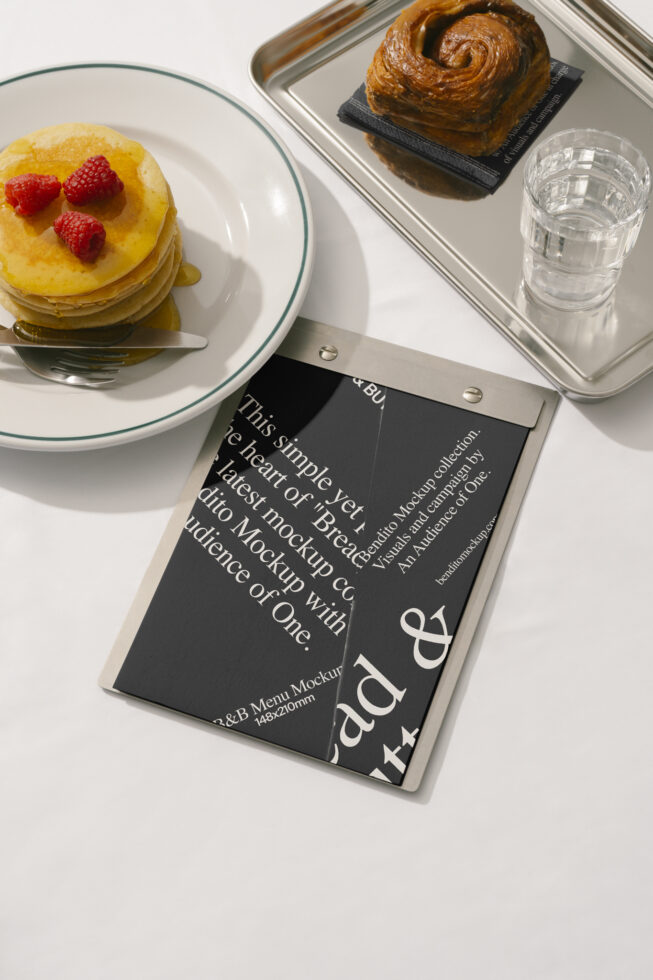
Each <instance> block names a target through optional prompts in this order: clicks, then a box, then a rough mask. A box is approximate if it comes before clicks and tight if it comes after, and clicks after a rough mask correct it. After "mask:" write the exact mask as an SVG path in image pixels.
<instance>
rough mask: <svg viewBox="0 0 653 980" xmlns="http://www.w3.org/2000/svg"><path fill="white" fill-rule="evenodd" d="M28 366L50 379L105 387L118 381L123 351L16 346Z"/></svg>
mask: <svg viewBox="0 0 653 980" xmlns="http://www.w3.org/2000/svg"><path fill="white" fill-rule="evenodd" d="M14 350H15V352H16V354H18V356H19V357H20V358H21V360H22V361H23V363H24V365H25V367H26V368H28V369H29V370H30V371H31V372H32V374H37V375H38V376H39V377H40V378H45V379H46V380H47V381H56V382H58V383H59V384H64V385H80V386H81V387H83V388H106V387H108V386H109V385H112V384H114V383H115V380H116V376H117V374H118V371H119V370H120V368H121V367H122V366H123V365H124V363H125V351H121V350H107V349H106V348H104V349H102V350H57V349H56V348H52V347H14Z"/></svg>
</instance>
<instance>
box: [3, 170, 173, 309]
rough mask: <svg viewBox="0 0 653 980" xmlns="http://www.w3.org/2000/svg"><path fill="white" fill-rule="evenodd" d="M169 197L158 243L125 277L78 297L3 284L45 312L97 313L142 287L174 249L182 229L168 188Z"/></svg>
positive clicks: (20, 300) (16, 296) (14, 293)
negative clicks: (43, 292) (36, 292)
mask: <svg viewBox="0 0 653 980" xmlns="http://www.w3.org/2000/svg"><path fill="white" fill-rule="evenodd" d="M168 199H169V207H168V212H167V214H166V217H165V220H164V223H163V227H162V229H161V234H160V235H159V238H158V241H157V243H156V245H155V246H154V248H153V250H152V251H151V252H150V254H149V255H148V257H147V258H146V259H145V260H144V261H143V262H141V263H140V264H139V265H137V266H136V268H135V269H133V270H132V271H131V272H129V273H127V275H126V276H123V277H122V278H120V279H117V280H115V281H114V282H111V283H109V284H108V285H106V286H101V287H100V288H98V289H95V290H93V291H92V292H90V293H82V294H81V295H79V296H39V295H37V294H35V293H25V292H23V291H22V290H20V289H17V288H16V287H15V286H12V285H11V284H9V283H7V282H5V283H4V288H5V290H6V291H7V292H8V293H9V295H10V296H13V297H14V298H15V299H17V300H18V301H19V302H23V303H25V304H26V305H28V306H33V307H35V308H36V309H39V310H43V311H44V312H45V313H52V314H53V315H54V316H57V315H58V314H63V315H64V316H68V315H71V314H72V315H74V314H75V313H85V312H86V313H97V312H98V310H100V309H101V308H102V307H103V306H106V305H108V304H109V303H114V302H116V300H119V299H124V298H125V297H126V296H129V294H130V293H132V292H136V290H138V289H140V288H141V286H142V285H143V283H145V282H147V281H148V280H149V279H151V277H152V276H153V275H154V274H155V273H156V272H157V270H158V269H159V268H160V266H161V265H162V264H163V262H164V261H165V259H166V258H167V256H168V253H169V252H170V250H171V249H172V248H173V243H174V239H175V237H176V235H177V234H178V232H179V228H178V225H177V210H176V208H175V206H174V200H173V197H172V193H171V192H170V190H169V189H168ZM78 261H79V260H78Z"/></svg>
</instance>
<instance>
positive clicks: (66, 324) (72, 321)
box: [0, 231, 182, 330]
mask: <svg viewBox="0 0 653 980" xmlns="http://www.w3.org/2000/svg"><path fill="white" fill-rule="evenodd" d="M181 258H182V243H181V233H180V232H179V231H177V234H176V235H175V238H174V240H173V243H172V247H171V248H170V250H169V252H168V254H167V258H166V261H165V262H164V263H163V264H162V265H161V266H160V268H159V269H158V270H157V272H156V274H155V275H153V276H152V277H151V278H150V279H149V280H148V281H147V282H146V283H145V284H144V285H143V286H141V288H140V289H139V290H137V291H136V292H134V293H133V294H132V295H130V296H128V297H127V298H126V299H123V300H120V301H119V302H118V303H112V304H110V305H108V306H106V307H105V308H104V309H102V308H101V309H100V310H99V311H98V312H95V313H82V314H78V315H74V313H73V314H71V313H67V314H66V315H63V314H59V315H54V316H53V315H52V314H50V313H47V312H44V311H43V310H41V309H38V308H35V307H34V306H31V305H28V304H27V303H25V302H24V301H23V302H21V301H20V300H18V299H16V298H15V296H14V295H13V294H10V293H9V292H8V290H7V289H6V287H4V286H3V285H0V304H1V305H2V306H4V307H5V309H6V310H8V311H9V312H10V313H11V315H12V316H13V317H15V318H16V319H17V320H23V321H24V322H25V323H30V324H33V325H34V326H37V327H49V328H50V329H55V330H56V329H59V330H77V329H80V328H84V329H87V328H89V329H90V328H93V327H109V326H112V325H113V324H119V323H135V322H136V321H137V320H141V319H142V318H143V317H145V316H147V315H148V314H149V313H151V312H152V310H154V309H155V308H156V307H157V306H159V304H160V303H161V302H162V301H163V300H164V299H165V297H166V296H167V295H168V293H169V292H170V290H171V289H172V287H173V285H174V281H175V278H176V276H177V272H178V271H179V266H180V265H181Z"/></svg>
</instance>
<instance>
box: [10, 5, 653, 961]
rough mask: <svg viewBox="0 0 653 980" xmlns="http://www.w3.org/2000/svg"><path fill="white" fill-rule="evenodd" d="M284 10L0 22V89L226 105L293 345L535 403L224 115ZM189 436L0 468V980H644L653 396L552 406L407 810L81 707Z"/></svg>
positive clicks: (277, 121) (187, 451) (453, 300)
mask: <svg viewBox="0 0 653 980" xmlns="http://www.w3.org/2000/svg"><path fill="white" fill-rule="evenodd" d="M622 6H623V8H624V9H625V10H626V12H627V13H629V15H630V16H631V17H632V18H633V19H635V20H636V21H638V22H639V23H641V24H642V25H643V26H644V27H645V28H646V29H647V30H648V31H649V33H653V12H652V11H651V8H650V6H649V4H648V3H647V0H622ZM310 9H311V7H310V4H306V3H302V2H300V0H275V2H274V3H267V4H257V5H249V9H248V7H247V5H245V4H242V3H227V2H226V0H185V2H184V3H180V2H179V0H176V2H174V3H173V2H171V0H159V2H158V3H157V4H156V6H155V5H147V4H142V5H139V4H137V3H134V2H133V0H112V2H111V3H110V4H107V5H98V6H97V7H91V6H89V5H83V4H81V3H76V2H72V0H61V2H59V3H57V4H52V3H49V2H45V0H32V2H31V3H30V4H25V3H23V2H21V0H5V3H4V4H2V32H3V37H4V39H5V43H4V44H3V52H2V73H3V74H5V75H12V74H16V73H19V72H23V71H28V70H31V69H35V68H39V67H41V66H43V65H48V64H60V63H66V62H73V61H97V60H108V61H137V62H141V63H146V64H156V65H160V66H163V67H166V68H170V69H173V70H178V71H182V72H187V73H189V74H193V75H196V76H200V77H203V78H205V79H207V80H208V81H209V82H211V83H212V84H214V85H217V86H219V87H221V88H223V89H225V90H227V91H229V92H231V93H233V94H234V95H236V96H237V97H239V98H241V99H243V100H244V101H245V102H247V103H248V104H249V105H250V106H252V107H253V108H254V109H255V110H256V111H257V112H258V113H260V114H261V115H262V116H263V117H264V118H265V119H266V120H268V121H269V123H270V124H271V125H272V126H273V127H274V128H275V129H276V131H277V132H278V133H279V134H280V135H281V137H282V138H283V139H284V140H285V141H286V143H287V144H288V146H289V147H290V149H291V151H292V152H293V153H294V154H295V156H296V159H297V161H298V162H299V165H300V168H301V170H302V173H303V175H304V178H305V180H306V183H307V186H308V189H309V193H310V196H311V201H312V205H313V210H314V216H315V226H316V237H317V251H316V261H315V271H314V275H313V279H312V282H311V286H310V289H309V292H308V295H307V297H306V300H305V302H304V306H303V311H302V312H303V313H304V314H305V315H307V316H310V317H315V318H317V319H320V320H323V321H326V322H329V323H333V324H336V325H338V326H341V327H345V328H348V329H350V330H353V331H358V332H359V333H361V334H365V335H368V336H373V337H377V338H380V339H383V340H388V341H395V342H400V343H402V344H404V345H407V346H411V347H414V348H416V349H418V350H423V351H426V352H429V353H434V354H438V355H440V356H443V357H449V358H452V359H453V360H457V361H463V362H467V363H470V364H474V365H478V366H482V367H483V368H487V369H490V370H494V371H498V372H502V373H505V374H508V375H512V376H514V377H516V378H520V379H523V380H526V381H532V382H535V383H538V384H539V383H543V379H542V377H541V376H540V375H539V374H538V373H537V372H536V371H535V369H534V368H532V367H531V366H530V365H529V363H528V362H527V361H526V360H525V359H524V358H523V357H521V356H520V354H519V353H518V352H517V351H515V350H514V349H513V348H512V347H511V346H510V345H509V344H508V343H507V342H506V341H505V340H504V339H503V338H502V337H501V336H500V335H499V334H498V333H497V332H496V331H495V330H494V329H492V327H491V326H489V324H488V323H487V322H486V321H485V320H484V319H483V318H482V317H481V316H480V315H479V314H478V313H476V312H475V311H474V310H473V309H472V307H471V306H469V305H468V304H467V303H466V302H465V301H464V300H463V299H462V298H460V297H459V296H458V295H457V293H455V292H454V290H453V289H452V288H451V287H449V286H448V285H447V284H446V283H445V282H444V280H443V279H441V278H440V277H439V276H438V274H437V273H436V272H435V271H434V270H433V269H432V268H431V267H430V266H428V265H427V264H426V263H425V262H424V261H423V260H422V259H421V258H420V257H419V256H418V255H417V254H416V253H414V252H413V251H412V249H411V248H410V247H409V246H408V245H407V244H406V243H405V242H404V241H403V240H402V239H400V238H399V236H398V235H396V234H395V233H394V232H393V231H392V230H391V229H390V228H389V227H388V226H387V225H386V224H385V223H384V222H383V221H382V219H381V218H380V217H378V216H377V215H376V214H375V213H374V212H373V211H372V210H371V208H369V207H368V206H367V205H366V204H365V203H364V202H363V201H362V199H360V198H359V197H358V196H357V195H356V193H355V192H354V191H353V190H352V189H351V188H350V187H349V186H348V185H347V184H345V182H344V181H342V180H341V179H340V178H339V177H338V176H337V175H336V174H335V172H333V171H332V170H331V169H330V168H329V167H328V166H327V164H326V163H324V162H323V161H322V160H321V159H320V158H318V156H317V155H316V154H315V153H314V152H313V151H312V150H311V149H310V148H309V147H308V146H307V145H306V144H304V143H303V142H302V140H301V138H300V137H299V136H298V135H297V134H296V133H295V132H294V131H293V130H292V129H291V128H290V127H288V126H287V125H286V124H285V123H284V121H283V120H282V119H281V117H280V116H278V115H277V114H276V113H275V111H274V110H273V109H272V108H271V107H270V106H269V105H268V104H267V103H266V102H265V101H264V100H263V99H262V98H261V97H260V96H259V94H258V93H257V92H256V91H255V90H254V88H253V87H252V85H251V83H250V82H249V80H248V76H247V65H248V61H249V57H250V55H251V53H252V52H253V51H254V49H255V48H256V47H257V46H258V45H259V44H260V43H261V42H263V41H264V40H266V39H267V38H269V37H271V36H272V35H274V34H276V33H278V32H279V31H281V30H283V29H284V28H286V27H287V26H289V25H290V24H291V23H293V22H294V21H296V20H299V19H300V18H301V17H302V16H305V15H306V14H307V13H308V12H309V11H310ZM436 311H437V318H436V317H435V316H434V314H435V312H436ZM1 399H2V393H1V392H0V410H1ZM211 417H212V413H207V414H205V415H203V416H201V417H199V418H198V419H196V420H194V421H193V422H191V423H188V424H186V425H183V426H181V427H179V428H176V429H173V430H172V431H169V432H167V433H164V434H162V435H158V436H155V437H153V438H150V439H145V440H141V441H139V442H135V443H131V444H129V445H125V446H119V447H116V448H111V449H105V450H97V451H94V452H80V453H63V454H62V453H39V452H20V451H17V450H9V449H0V514H1V518H0V549H1V552H2V565H1V568H2V605H1V615H0V633H1V636H2V640H1V644H0V650H1V654H2V671H3V678H2V684H1V685H0V730H1V732H2V735H1V739H0V760H1V763H0V794H1V799H0V829H1V834H0V858H1V861H0V903H1V909H2V911H1V913H0V977H1V978H2V980H118V978H120V980H182V978H183V980H186V978H192V980H209V978H211V980H212V978H218V977H220V978H229V980H239V978H247V980H250V978H251V980H275V978H291V980H293V978H302V980H303V978H316V980H322V978H335V977H345V978H354V977H355V978H362V980H367V978H374V980H376V978H384V980H385V978H395V977H396V978H399V977H402V978H403V977H409V976H417V977H431V976H438V977H442V978H446V980H468V978H469V980H476V978H483V980H488V978H492V980H494V978H497V980H513V978H514V980H539V978H547V980H548V978H563V980H567V978H591V980H621V978H626V980H634V978H642V980H644V978H650V977H651V976H653V942H652V940H651V918H652V915H651V913H652V911H653V901H652V900H653V856H652V855H653V850H652V848H651V827H653V791H652V777H653V772H652V766H651V758H652V752H653V716H652V712H651V695H652V693H653V655H652V654H653V639H652V629H651V618H650V617H651V607H652V604H653V603H652V599H653V595H652V576H651V550H652V545H653V532H652V516H651V515H652V513H653V497H652V495H651V488H652V486H653V376H649V378H648V379H645V380H644V381H642V382H641V383H639V384H638V385H637V386H635V387H634V388H631V389H630V390H629V391H627V392H626V393H624V394H623V395H621V396H618V397H616V398H614V399H612V400H610V401H607V402H603V403H600V404H595V405H580V404H575V403H572V402H570V401H566V400H563V402H562V404H561V406H560V408H559V411H558V413H557V416H556V418H555V420H554V424H553V427H552V430H551V432H550V435H549V438H548V440H547V443H546V445H545V448H544V452H543V455H542V457H541V460H540V462H539V464H538V467H537V471H536V475H535V479H534V481H533V483H532V486H531V488H530V489H529V492H528V495H527V498H526V501H525V505H524V508H523V511H522V514H521V517H520V520H519V522H518V525H517V528H516V532H515V534H514V536H513V539H512V542H511V545H510V547H509V550H508V554H507V557H506V559H505V561H504V563H503V565H502V569H501V572H500V574H499V576H498V580H497V581H496V583H495V586H494V588H493V591H492V594H491V597H490V601H489V604H488V607H487V609H486V612H485V614H484V616H483V619H482V621H481V625H480V628H479V631H478V633H477V636H476V638H475V641H474V644H473V647H472V650H471V654H470V657H469V659H468V662H467V664H466V667H465V670H464V672H463V675H462V679H461V683H460V685H459V687H458V689H457V691H456V694H455V697H454V700H453V703H452V706H451V709H450V712H449V714H448V717H447V720H446V723H445V726H444V729H443V731H442V734H441V737H440V739H439V742H438V744H437V747H436V749H435V752H434V755H433V758H432V760H431V763H430V766H429V769H428V771H427V775H426V778H425V782H424V785H423V787H422V789H421V790H420V791H419V792H418V793H417V794H416V795H410V794H402V793H396V792H394V793H393V792H392V791H387V790H386V789H385V788H384V787H379V786H377V785H375V784H374V783H372V782H371V781H366V780H363V779H358V778H353V777H349V776H347V775H346V774H342V773H338V772H336V771H334V770H332V769H330V768H328V767H325V766H323V765H320V764H317V763H315V764H313V763H311V762H310V761H305V760H301V759H299V758H298V757H295V756H293V755H291V754H286V753H283V752H280V751H276V750H273V749H271V748H266V747H265V746H260V747H259V746H257V745H255V744H253V743H251V742H249V741H247V740H241V739H238V738H234V737H230V736H229V735H227V734H220V733H219V732H216V731H213V730H211V729H208V728H207V727H206V726H204V725H202V724H199V723H194V722H192V721H186V720H184V719H182V718H181V717H177V716H174V715H173V714H171V713H166V712H165V711H159V710H155V709H154V708H149V707H146V706H142V705H139V704H137V703H136V702H133V703H130V702H129V701H126V700H124V699H121V698H117V697H113V696H111V695H109V694H106V693H105V692H103V691H102V690H101V689H100V688H99V687H98V686H97V683H96V681H97V676H98V673H99V671H100V669H101V667H102V665H103V663H104V661H105V658H106V656H107V654H108V652H109V650H110V648H111V646H112V644H113V641H114V639H115V636H116V634H117V631H118V629H119V627H120V625H121V623H122V621H123V618H124V616H125V613H126V612H127V609H128V607H129V605H130V603H131V601H132V598H133V596H134V593H135V591H136V589H137V588H138V585H139V583H140V580H141V577H142V575H143V572H144V570H145V568H146V566H147V564H148V562H149V560H150V558H151V556H152V553H153V551H154V549H155V547H156V545H157V543H158V541H159V538H160V535H161V533H162V531H163V529H164V527H165V525H166V522H167V520H168V517H169V515H170V513H171V510H172V508H173V505H174V503H175V501H176V499H177V496H178V493H179V491H180V489H181V487H182V485H183V483H184V481H185V480H186V477H187V475H188V472H189V470H190V467H191V465H192V463H193V461H194V459H195V456H196V454H197V452H198V450H199V448H200V445H201V443H202V441H203V438H204V435H205V433H206V431H207V429H208V426H209V423H210V420H211Z"/></svg>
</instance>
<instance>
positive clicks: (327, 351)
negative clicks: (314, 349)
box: [320, 344, 338, 361]
mask: <svg viewBox="0 0 653 980" xmlns="http://www.w3.org/2000/svg"><path fill="white" fill-rule="evenodd" d="M337 356H338V348H337V347H334V346H333V344H325V345H324V347H320V357H321V358H322V360H323V361H335V359H336V357H337Z"/></svg>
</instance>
